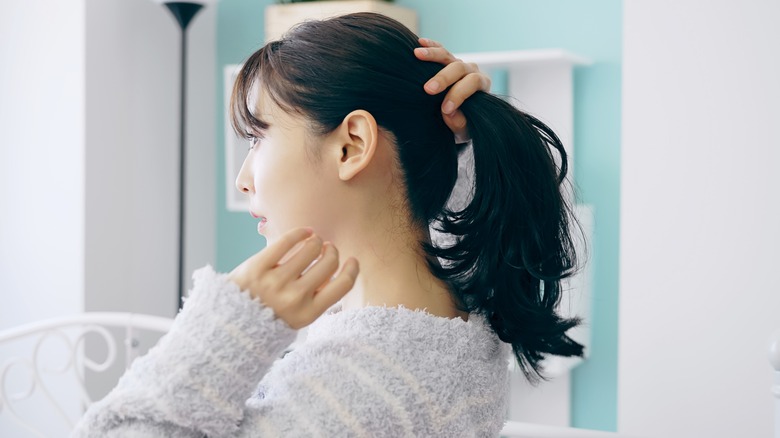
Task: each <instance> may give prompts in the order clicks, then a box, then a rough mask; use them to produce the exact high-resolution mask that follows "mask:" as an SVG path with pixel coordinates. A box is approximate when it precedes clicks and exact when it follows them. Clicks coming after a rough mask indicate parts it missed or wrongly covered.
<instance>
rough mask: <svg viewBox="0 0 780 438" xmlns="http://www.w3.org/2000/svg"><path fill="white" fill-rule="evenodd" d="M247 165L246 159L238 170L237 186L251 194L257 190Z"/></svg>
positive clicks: (242, 191) (243, 191) (239, 189)
mask: <svg viewBox="0 0 780 438" xmlns="http://www.w3.org/2000/svg"><path fill="white" fill-rule="evenodd" d="M247 167H248V166H247V163H246V161H244V163H243V164H242V165H241V170H240V171H239V172H238V176H237V177H236V188H237V189H238V191H239V192H241V193H246V194H248V195H251V194H253V193H254V192H255V187H254V185H253V184H252V175H250V172H249V171H248V170H247Z"/></svg>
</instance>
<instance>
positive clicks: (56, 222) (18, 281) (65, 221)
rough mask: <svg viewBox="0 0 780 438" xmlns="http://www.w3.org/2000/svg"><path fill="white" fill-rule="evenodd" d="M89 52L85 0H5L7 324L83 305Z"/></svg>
mask: <svg viewBox="0 0 780 438" xmlns="http://www.w3.org/2000/svg"><path fill="white" fill-rule="evenodd" d="M42 11H46V12H45V13H44V12H42ZM52 35H56V38H52ZM84 57H85V53H84V2H83V1H71V2H62V1H60V0H13V1H3V2H0V66H2V67H0V212H1V213H0V300H1V301H2V304H0V329H3V328H7V327H10V326H13V325H16V324H20V323H23V322H28V321H31V320H35V319H39V318H45V317H49V316H54V315H59V314H62V313H64V312H77V311H79V310H81V309H82V306H83V295H84V293H83V290H84V255H83V254H84V246H83V245H82V242H83V240H84Z"/></svg>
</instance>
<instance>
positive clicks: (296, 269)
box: [276, 235, 322, 282]
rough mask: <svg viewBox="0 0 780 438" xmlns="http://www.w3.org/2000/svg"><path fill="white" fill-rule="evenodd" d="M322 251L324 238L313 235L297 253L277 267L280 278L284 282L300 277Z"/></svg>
mask: <svg viewBox="0 0 780 438" xmlns="http://www.w3.org/2000/svg"><path fill="white" fill-rule="evenodd" d="M321 253H322V239H320V237H319V236H317V235H312V236H311V237H309V238H308V239H306V240H305V241H304V243H303V246H301V249H299V250H298V252H297V253H295V255H293V256H292V257H290V259H289V260H288V261H286V262H284V263H283V264H281V265H279V266H278V267H276V271H277V273H278V275H279V279H280V280H281V281H282V282H289V281H292V280H294V279H296V278H298V277H300V275H301V273H303V271H304V270H305V269H306V268H308V267H309V265H311V264H312V262H313V261H315V260H316V259H317V257H319V256H320V254H321Z"/></svg>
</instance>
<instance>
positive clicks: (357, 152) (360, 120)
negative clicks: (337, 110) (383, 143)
mask: <svg viewBox="0 0 780 438" xmlns="http://www.w3.org/2000/svg"><path fill="white" fill-rule="evenodd" d="M337 132H338V135H337V142H338V143H337V145H338V146H340V150H339V154H340V155H339V160H338V164H337V165H338V172H339V179H341V180H342V181H348V180H350V179H352V178H354V177H355V176H356V175H357V174H359V173H360V172H361V171H362V170H363V169H365V168H366V167H367V166H368V164H369V163H370V162H371V160H372V159H373V158H374V153H375V152H376V148H377V142H378V141H379V136H378V135H377V133H378V127H377V124H376V120H375V119H374V116H372V115H371V113H369V112H368V111H365V110H355V111H352V112H351V113H349V114H347V116H346V117H344V121H343V122H341V126H339V127H338V128H337Z"/></svg>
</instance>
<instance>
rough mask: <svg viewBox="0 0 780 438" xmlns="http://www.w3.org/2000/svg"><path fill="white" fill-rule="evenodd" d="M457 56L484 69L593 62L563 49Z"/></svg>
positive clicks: (459, 54) (586, 63)
mask: <svg viewBox="0 0 780 438" xmlns="http://www.w3.org/2000/svg"><path fill="white" fill-rule="evenodd" d="M455 57H456V58H460V59H462V60H463V61H465V62H475V63H477V64H479V68H480V69H483V70H492V69H507V70H511V69H514V68H522V67H539V66H540V65H544V64H565V65H569V66H572V67H573V66H577V65H590V64H592V63H593V62H592V61H591V60H589V59H587V58H583V57H582V56H578V55H575V54H573V53H570V52H567V51H565V50H561V49H536V50H512V51H503V52H473V53H456V54H455Z"/></svg>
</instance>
